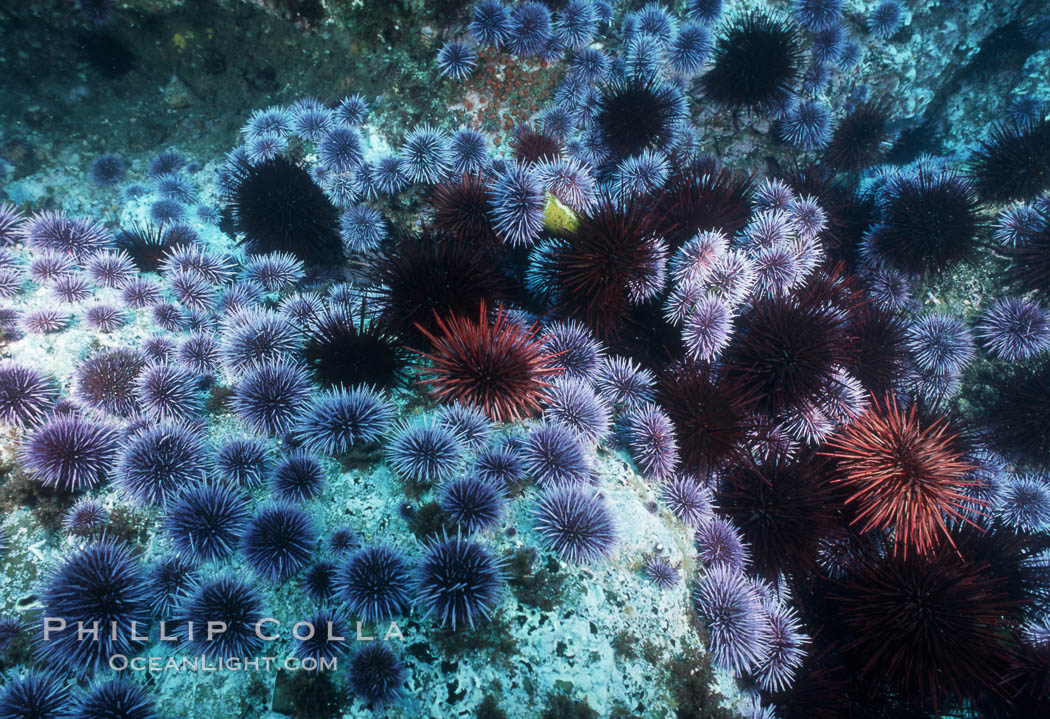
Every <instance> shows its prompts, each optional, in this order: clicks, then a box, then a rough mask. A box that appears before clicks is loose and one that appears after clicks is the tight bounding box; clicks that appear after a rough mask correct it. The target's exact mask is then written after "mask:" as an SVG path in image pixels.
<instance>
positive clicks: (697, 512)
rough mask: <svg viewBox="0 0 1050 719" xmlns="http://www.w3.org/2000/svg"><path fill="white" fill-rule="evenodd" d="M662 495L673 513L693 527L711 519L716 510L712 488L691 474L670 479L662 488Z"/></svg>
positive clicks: (695, 527)
mask: <svg viewBox="0 0 1050 719" xmlns="http://www.w3.org/2000/svg"><path fill="white" fill-rule="evenodd" d="M660 496H661V499H662V500H663V502H664V504H666V505H667V508H668V509H670V510H671V514H673V515H674V516H676V517H678V519H680V520H682V521H683V522H684V523H685V524H686V526H688V527H692V528H693V529H697V528H698V527H700V526H702V525H703V524H704V523H705V522H707V521H708V520H710V519H711V517H712V515H713V512H714V497H713V495H712V494H711V490H710V489H708V488H707V487H706V486H704V485H703V484H702V483H701V482H700V481H699V480H698V479H696V478H695V477H691V476H689V475H682V476H680V477H675V478H673V479H670V480H668V481H667V482H666V483H665V484H664V485H663V487H662V488H661V490H660Z"/></svg>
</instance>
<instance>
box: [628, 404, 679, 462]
mask: <svg viewBox="0 0 1050 719" xmlns="http://www.w3.org/2000/svg"><path fill="white" fill-rule="evenodd" d="M627 447H628V449H629V450H630V451H631V458H632V459H634V461H635V463H636V464H637V465H638V469H639V470H641V472H642V475H643V476H645V477H648V478H652V479H663V478H665V477H667V476H668V475H669V474H671V472H673V471H674V470H675V467H677V466H678V440H677V439H676V438H675V433H674V425H673V424H672V423H671V420H670V418H669V417H668V416H667V414H666V413H665V412H664V411H663V410H662V409H660V408H659V407H657V406H656V405H652V404H650V405H646V406H645V407H641V408H639V409H637V410H634V411H632V412H631V413H630V414H628V416H627Z"/></svg>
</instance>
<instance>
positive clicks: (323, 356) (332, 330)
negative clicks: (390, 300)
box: [303, 305, 412, 387]
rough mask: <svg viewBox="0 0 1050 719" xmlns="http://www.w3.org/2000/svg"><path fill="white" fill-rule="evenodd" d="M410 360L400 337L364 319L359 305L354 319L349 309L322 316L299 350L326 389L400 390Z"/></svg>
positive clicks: (379, 322)
mask: <svg viewBox="0 0 1050 719" xmlns="http://www.w3.org/2000/svg"><path fill="white" fill-rule="evenodd" d="M411 358H412V355H411V353H410V352H409V351H408V350H406V349H405V348H404V344H403V340H402V338H401V336H400V335H398V334H397V333H395V332H393V331H391V330H390V329H389V328H388V327H387V326H386V323H385V322H383V321H382V319H380V318H373V319H366V310H365V308H364V306H363V305H362V307H361V312H360V314H359V315H357V316H355V314H354V312H353V311H352V310H350V309H342V308H338V309H337V308H333V309H330V310H328V311H327V312H325V313H324V315H322V316H321V317H320V318H319V319H318V320H317V321H316V322H315V323H313V325H312V326H311V327H310V330H309V331H308V332H307V335H306V344H305V346H304V347H303V359H305V360H306V365H307V367H309V368H310V369H311V370H312V371H313V375H314V379H316V380H317V381H318V382H320V383H322V384H325V385H328V386H330V387H332V386H340V385H341V386H344V387H352V386H354V385H358V384H367V385H375V386H379V387H394V386H400V385H402V384H404V383H405V381H406V377H407V376H406V374H405V369H406V368H407V367H408V364H409V361H410V360H411Z"/></svg>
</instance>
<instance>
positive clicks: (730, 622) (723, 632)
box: [694, 565, 772, 675]
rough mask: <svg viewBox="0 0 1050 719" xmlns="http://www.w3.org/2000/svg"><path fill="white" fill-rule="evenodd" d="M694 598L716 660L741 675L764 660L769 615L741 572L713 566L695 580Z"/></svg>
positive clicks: (768, 644)
mask: <svg viewBox="0 0 1050 719" xmlns="http://www.w3.org/2000/svg"><path fill="white" fill-rule="evenodd" d="M694 601H695V602H696V609H697V612H698V613H699V614H700V616H701V617H703V618H704V620H705V621H706V623H707V630H708V635H709V638H710V645H709V650H710V652H711V654H712V655H713V656H714V660H715V662H716V663H718V664H719V665H720V666H722V667H725V668H726V669H728V670H730V671H732V672H733V673H734V674H737V675H740V674H743V673H745V672H749V671H753V670H754V669H755V668H757V667H758V666H760V665H761V664H762V663H763V662H764V661H766V659H767V658H768V656H769V654H770V652H771V650H772V645H771V639H772V636H771V635H772V633H771V631H770V623H769V616H768V614H767V613H766V612H765V610H764V609H763V607H762V600H761V598H760V594H759V592H758V591H757V590H756V588H755V587H754V585H753V583H752V582H751V581H750V580H749V579H748V578H747V577H746V576H744V574H742V573H741V572H739V571H737V570H735V569H733V568H732V567H729V566H726V565H718V566H715V567H712V568H711V569H710V570H708V571H707V573H706V574H705V575H704V576H703V577H702V578H701V579H700V581H699V582H698V583H697V586H696V591H695V594H694Z"/></svg>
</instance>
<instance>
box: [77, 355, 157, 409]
mask: <svg viewBox="0 0 1050 719" xmlns="http://www.w3.org/2000/svg"><path fill="white" fill-rule="evenodd" d="M145 366H146V360H145V359H144V358H143V357H142V355H141V354H140V353H138V352H136V351H134V350H131V349H127V348H123V347H120V348H116V349H111V350H102V351H100V352H96V353H95V354H93V355H91V356H90V357H89V358H88V359H86V360H85V361H84V362H82V363H81V365H80V366H79V367H78V368H77V371H76V380H75V383H74V386H75V390H74V392H75V394H76V396H77V398H78V399H80V400H81V401H83V402H84V403H85V404H87V405H88V406H90V407H92V408H94V409H98V410H101V411H103V412H106V413H108V414H111V415H114V416H117V417H129V416H131V415H132V414H134V413H135V412H136V411H137V410H138V401H137V399H136V396H135V386H136V382H137V381H138V377H139V375H140V374H141V372H142V370H143V368H144V367H145Z"/></svg>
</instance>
